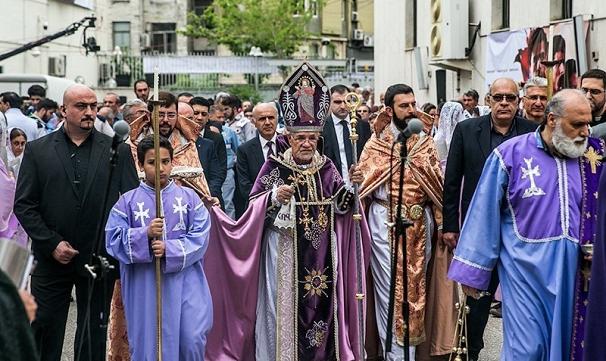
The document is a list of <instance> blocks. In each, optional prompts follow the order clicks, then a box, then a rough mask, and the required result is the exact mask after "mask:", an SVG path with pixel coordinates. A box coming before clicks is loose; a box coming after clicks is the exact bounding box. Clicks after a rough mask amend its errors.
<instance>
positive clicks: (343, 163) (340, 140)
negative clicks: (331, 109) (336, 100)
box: [330, 113, 355, 185]
mask: <svg viewBox="0 0 606 361" xmlns="http://www.w3.org/2000/svg"><path fill="white" fill-rule="evenodd" d="M330 116H331V117H332V121H333V123H334V125H335V133H336V134H337V143H339V157H340V158H341V174H342V175H343V181H345V184H347V185H351V182H350V181H349V169H348V168H347V153H346V152H345V142H351V140H350V139H343V124H341V121H343V120H345V121H346V122H347V128H348V129H349V134H351V123H350V122H349V115H348V116H347V118H345V119H339V118H337V117H336V116H335V115H334V114H332V113H331V114H330ZM352 151H355V149H353V148H352Z"/></svg>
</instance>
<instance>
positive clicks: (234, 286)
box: [206, 150, 369, 361]
mask: <svg viewBox="0 0 606 361" xmlns="http://www.w3.org/2000/svg"><path fill="white" fill-rule="evenodd" d="M283 184H287V185H293V186H294V187H295V196H294V197H293V199H292V200H291V202H289V204H288V205H284V206H282V205H280V204H278V203H277V202H275V200H273V201H272V193H273V190H274V189H276V188H277V187H279V186H280V185H283ZM352 201H353V200H352V199H351V193H349V192H348V191H347V190H346V189H345V187H344V184H343V180H342V178H341V176H340V174H339V173H338V171H337V169H336V168H335V167H334V165H333V164H332V162H331V161H330V160H328V159H327V158H325V157H323V156H320V155H318V154H316V156H315V157H314V161H313V162H312V164H311V165H307V166H301V165H297V164H295V163H294V162H293V161H292V158H290V150H287V151H286V152H285V154H284V158H276V157H273V156H272V157H271V158H270V159H268V160H267V161H266V163H265V165H264V166H263V168H262V169H261V171H260V173H259V175H258V177H257V181H256V182H255V185H254V187H253V190H252V193H251V202H250V205H249V208H248V210H247V212H246V213H245V214H244V215H243V216H242V217H241V218H240V220H239V221H238V222H233V221H231V220H229V219H227V218H226V217H225V216H224V215H222V213H221V211H220V210H218V209H216V208H213V211H211V215H212V221H213V227H212V229H211V244H210V245H209V252H208V254H207V257H206V271H207V275H208V278H209V283H210V285H211V290H212V296H213V304H214V307H215V308H214V310H215V312H214V317H215V326H214V327H213V329H212V330H211V333H210V335H209V344H208V350H207V358H208V359H209V360H215V361H223V360H238V361H245V360H255V359H256V360H257V361H270V360H285V359H299V360H318V361H319V360H347V361H353V360H360V359H361V357H360V356H359V355H358V352H357V350H358V335H359V332H360V330H358V327H357V318H358V312H357V308H356V307H357V306H356V298H355V294H356V280H357V275H356V267H355V265H356V263H355V261H356V258H355V257H356V240H355V232H354V229H355V228H354V223H353V221H352V218H351V211H349V207H348V205H351V202H352ZM361 233H362V240H363V254H364V259H365V260H368V251H369V248H368V245H369V236H368V229H367V227H366V224H365V222H364V221H362V232H361ZM366 266H367V263H366ZM365 271H366V267H365V268H364V270H363V272H362V273H363V274H362V276H363V275H364V273H365ZM363 284H365V281H364V280H363ZM362 317H363V316H362Z"/></svg>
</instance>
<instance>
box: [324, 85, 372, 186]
mask: <svg viewBox="0 0 606 361" xmlns="http://www.w3.org/2000/svg"><path fill="white" fill-rule="evenodd" d="M330 92H331V95H330V119H327V121H326V122H325V124H324V130H323V132H322V137H323V138H324V155H325V156H327V157H328V158H330V160H332V162H333V163H334V164H335V166H336V167H337V169H338V170H339V173H341V175H342V176H343V179H344V180H345V183H347V184H349V183H350V182H349V168H351V165H352V164H353V151H352V146H351V140H350V139H349V135H350V134H351V123H350V120H349V109H347V104H346V102H345V96H346V95H347V93H348V92H349V89H348V88H347V87H346V86H345V85H335V86H333V87H332V88H331V89H330ZM356 131H357V132H358V135H359V138H358V143H357V146H356V148H357V149H356V150H357V152H358V153H357V155H358V156H360V153H362V149H364V144H366V141H368V139H369V138H370V134H371V132H370V125H368V123H366V122H362V121H358V124H357V125H356Z"/></svg>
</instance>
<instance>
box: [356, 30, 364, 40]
mask: <svg viewBox="0 0 606 361" xmlns="http://www.w3.org/2000/svg"><path fill="white" fill-rule="evenodd" d="M353 39H354V40H364V32H363V31H362V29H354V31H353Z"/></svg>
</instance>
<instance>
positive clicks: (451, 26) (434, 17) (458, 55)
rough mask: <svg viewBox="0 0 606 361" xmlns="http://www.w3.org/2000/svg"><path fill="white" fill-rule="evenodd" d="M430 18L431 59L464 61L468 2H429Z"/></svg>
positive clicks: (459, 0) (467, 25) (451, 0)
mask: <svg viewBox="0 0 606 361" xmlns="http://www.w3.org/2000/svg"><path fill="white" fill-rule="evenodd" d="M430 18H431V32H430V40H431V42H430V56H431V59H432V60H449V59H465V58H466V55H465V48H467V46H468V42H469V0H431V1H430Z"/></svg>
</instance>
